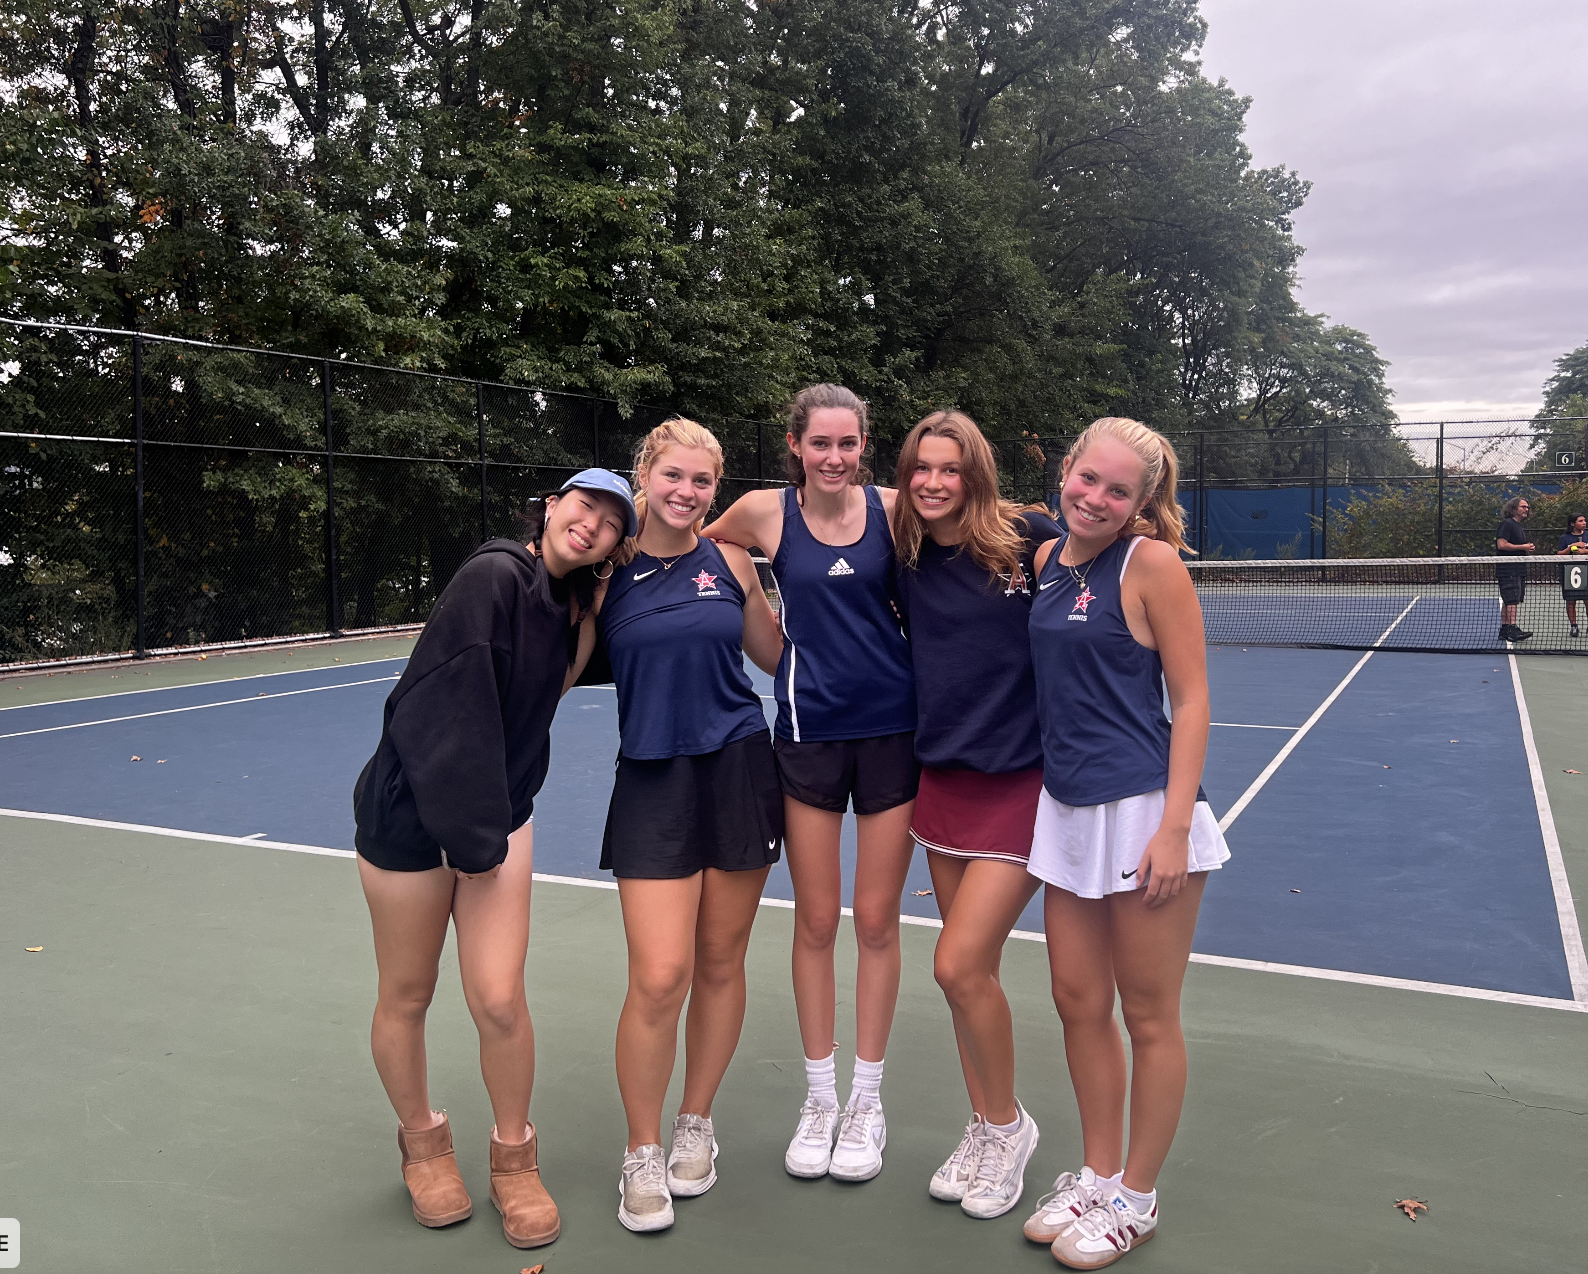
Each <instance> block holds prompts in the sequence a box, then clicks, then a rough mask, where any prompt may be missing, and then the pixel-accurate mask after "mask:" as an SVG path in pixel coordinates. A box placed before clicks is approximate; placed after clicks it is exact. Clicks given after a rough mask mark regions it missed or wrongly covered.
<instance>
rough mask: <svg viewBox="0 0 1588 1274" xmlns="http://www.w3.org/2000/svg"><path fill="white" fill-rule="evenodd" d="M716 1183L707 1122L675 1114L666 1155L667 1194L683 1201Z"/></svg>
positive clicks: (712, 1142)
mask: <svg viewBox="0 0 1588 1274" xmlns="http://www.w3.org/2000/svg"><path fill="white" fill-rule="evenodd" d="M716 1184H717V1138H716V1135H715V1133H714V1132H713V1131H712V1127H711V1120H709V1119H706V1118H704V1117H703V1116H701V1115H679V1117H678V1118H677V1119H675V1120H673V1152H672V1153H671V1154H670V1155H668V1156H667V1190H668V1193H669V1194H671V1195H673V1196H674V1197H675V1198H686V1199H687V1198H692V1197H694V1196H695V1195H697V1194H705V1193H706V1191H707V1190H709V1189H711V1187H712V1186H714V1185H716Z"/></svg>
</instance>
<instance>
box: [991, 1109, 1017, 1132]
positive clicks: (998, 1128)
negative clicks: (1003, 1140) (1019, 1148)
mask: <svg viewBox="0 0 1588 1274" xmlns="http://www.w3.org/2000/svg"><path fill="white" fill-rule="evenodd" d="M987 1127H989V1128H991V1129H992V1130H993V1131H994V1132H1001V1133H1003V1134H1004V1135H1005V1136H1009V1135H1010V1134H1012V1133H1014V1132H1017V1131H1018V1130H1019V1128H1020V1112H1019V1111H1016V1112H1015V1121H1014V1123H1012V1124H988V1125H987Z"/></svg>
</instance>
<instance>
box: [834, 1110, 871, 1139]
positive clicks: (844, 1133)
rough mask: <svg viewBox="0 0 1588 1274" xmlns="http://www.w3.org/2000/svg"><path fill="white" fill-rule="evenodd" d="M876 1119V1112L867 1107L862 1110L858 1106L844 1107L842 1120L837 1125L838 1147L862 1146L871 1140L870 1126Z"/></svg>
mask: <svg viewBox="0 0 1588 1274" xmlns="http://www.w3.org/2000/svg"><path fill="white" fill-rule="evenodd" d="M876 1118H877V1111H876V1110H875V1109H874V1108H872V1107H870V1106H867V1107H865V1108H864V1109H862V1108H860V1107H858V1106H845V1107H844V1114H843V1119H842V1120H841V1121H840V1122H839V1125H838V1144H839V1145H840V1146H864V1145H866V1144H867V1143H868V1142H869V1141H870V1140H871V1125H872V1123H873V1122H875V1120H876Z"/></svg>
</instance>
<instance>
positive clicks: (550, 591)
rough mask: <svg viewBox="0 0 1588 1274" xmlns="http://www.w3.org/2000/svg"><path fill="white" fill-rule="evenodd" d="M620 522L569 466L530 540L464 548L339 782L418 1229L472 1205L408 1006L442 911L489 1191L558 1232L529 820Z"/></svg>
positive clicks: (537, 1226)
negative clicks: (474, 1053)
mask: <svg viewBox="0 0 1588 1274" xmlns="http://www.w3.org/2000/svg"><path fill="white" fill-rule="evenodd" d="M637 530H638V518H637V515H636V513H635V508H634V499H633V496H632V494H631V493H630V491H629V485H628V483H627V482H625V481H624V480H623V479H622V478H620V477H619V476H618V475H617V474H615V473H613V472H611V471H610V470H607V469H586V470H584V472H582V473H579V474H576V475H575V476H574V477H572V478H570V479H569V480H568V481H567V482H565V483H564V484H563V486H562V488H561V490H559V491H558V492H556V493H555V494H553V495H549V496H547V497H546V498H545V501H544V507H543V509H542V510H537V516H535V517H534V518H533V520H532V523H531V527H530V534H529V536H528V542H527V543H520V542H519V541H517V540H509V539H498V540H491V541H489V542H488V543H486V544H483V545H481V546H480V547H479V548H478V549H477V550H476V551H475V552H474V554H473V555H472V556H471V557H470V558H469V559H468V560H467V561H465V562H464V563H463V565H462V566H461V567H459V568H458V572H457V574H456V575H454V576H453V577H452V582H451V583H449V584H448V585H447V587H446V588H445V589H444V590H443V591H442V593H441V596H440V597H439V598H437V599H436V605H435V609H434V610H433V611H432V612H431V615H430V620H429V622H428V623H426V624H425V628H424V631H423V632H422V633H421V634H420V635H419V640H418V641H417V642H416V643H415V645H414V649H413V654H412V655H411V656H410V657H409V660H408V667H407V669H406V670H405V671H404V672H403V675H402V678H401V679H400V680H399V681H398V683H397V686H396V688H395V689H394V690H393V691H392V692H391V696H390V698H388V699H387V700H386V711H385V720H384V723H383V726H382V730H381V738H380V745H379V747H378V748H377V749H376V751H375V755H374V757H372V758H371V760H370V762H369V764H368V765H366V766H365V767H364V772H363V773H362V774H361V775H359V779H358V785H357V787H356V788H355V789H354V793H353V804H354V813H355V816H356V818H357V823H358V832H357V836H356V838H355V841H354V843H355V844H356V845H357V847H358V871H359V877H360V880H361V881H362V883H363V886H364V897H365V899H366V900H367V901H368V903H369V912H370V919H371V921H372V922H373V925H374V930H375V962H376V965H377V967H378V969H379V975H380V987H379V992H378V995H377V999H376V1004H375V1020H374V1025H373V1028H372V1029H371V1032H370V1045H371V1048H372V1050H373V1052H374V1055H375V1068H376V1070H378V1071H379V1072H380V1078H381V1083H382V1084H384V1085H385V1087H386V1095H387V1096H388V1097H389V1098H390V1099H391V1103H392V1106H393V1107H394V1108H395V1109H396V1111H397V1118H398V1121H399V1122H398V1126H397V1142H398V1146H399V1149H400V1150H401V1152H402V1173H403V1180H404V1181H405V1182H406V1184H407V1186H408V1190H409V1192H410V1194H411V1195H412V1198H413V1210H414V1217H415V1219H416V1220H418V1221H419V1223H420V1224H421V1225H426V1226H432V1227H433V1226H443V1225H451V1224H452V1223H454V1222H457V1221H462V1220H464V1219H465V1218H466V1217H468V1216H469V1215H470V1214H471V1213H472V1212H473V1204H472V1203H471V1202H470V1199H469V1194H468V1191H467V1189H465V1187H464V1184H463V1178H462V1176H461V1175H460V1174H459V1172H458V1165H457V1160H456V1158H455V1157H454V1155H453V1151H452V1129H451V1127H450V1125H449V1124H448V1122H447V1118H446V1116H445V1115H444V1114H441V1113H438V1112H437V1111H435V1110H434V1109H432V1107H431V1104H430V1092H429V1088H428V1085H427V1077H426V1067H425V1012H426V1010H427V1009H428V1008H429V1006H430V1000H431V997H432V995H433V994H434V992H435V986H436V977H437V974H438V973H439V971H440V962H441V947H442V943H443V942H444V941H445V939H446V933H447V924H448V922H449V921H450V922H451V923H452V924H454V925H455V926H456V927H457V934H458V965H459V970H460V972H461V974H462V979H463V994H464V998H465V999H466V1000H467V1002H468V1006H469V1012H470V1014H471V1015H472V1016H473V1018H474V1024H475V1027H476V1028H477V1029H478V1031H479V1034H480V1070H481V1072H482V1073H483V1075H484V1078H485V1088H486V1091H487V1092H488V1093H489V1094H490V1099H491V1109H492V1113H493V1114H494V1115H495V1117H496V1125H495V1127H494V1128H492V1130H491V1141H490V1146H491V1189H490V1197H491V1202H492V1203H493V1204H495V1205H496V1208H497V1210H498V1211H499V1212H501V1214H502V1230H503V1233H504V1234H505V1235H506V1237H507V1241H508V1242H509V1243H511V1244H513V1246H515V1247H521V1248H526V1247H538V1246H540V1245H541V1244H544V1243H550V1242H551V1241H552V1240H553V1239H555V1238H556V1237H557V1235H558V1233H559V1231H560V1229H561V1225H560V1221H559V1218H558V1214H557V1205H556V1204H555V1203H553V1202H552V1199H551V1196H550V1195H549V1194H548V1193H547V1192H546V1188H545V1186H544V1185H542V1184H541V1181H540V1170H539V1166H538V1158H537V1146H536V1141H535V1128H534V1125H533V1124H531V1123H530V1122H529V1097H530V1089H531V1087H532V1086H533V1084H534V1078H535V1037H534V1031H533V1029H532V1027H531V1025H530V1020H529V1007H528V1004H527V1002H526V1000H525V996H524V957H525V954H526V952H527V949H528V945H529V895H530V882H531V873H532V871H533V858H534V838H533V834H532V828H531V825H530V814H531V811H532V810H533V808H534V799H535V795H536V793H538V792H539V791H540V787H541V784H542V783H543V782H544V781H545V778H546V769H547V765H548V762H549V760H550V751H551V721H552V716H553V714H554V713H555V712H556V710H557V701H558V700H559V699H560V698H561V697H562V695H563V693H564V692H565V691H566V690H567V688H568V687H569V686H571V685H572V684H573V682H574V680H575V678H577V677H578V675H579V672H580V671H581V670H582V668H583V667H584V664H585V661H586V660H587V659H588V658H589V655H590V651H591V649H592V648H593V646H594V644H595V632H594V624H593V620H592V619H591V618H590V612H591V609H592V602H593V599H594V595H595V590H596V587H597V584H598V582H599V581H600V580H602V579H604V578H606V577H607V576H609V575H610V574H611V572H612V569H613V567H614V565H616V564H621V562H623V561H626V560H627V559H628V557H629V556H630V555H631V554H632V552H633V537H634V535H635V533H636V531H637Z"/></svg>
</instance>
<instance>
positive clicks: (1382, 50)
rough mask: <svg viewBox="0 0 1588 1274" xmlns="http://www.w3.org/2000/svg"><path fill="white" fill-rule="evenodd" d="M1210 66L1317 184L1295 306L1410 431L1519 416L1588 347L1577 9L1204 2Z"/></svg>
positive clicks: (1361, 0)
mask: <svg viewBox="0 0 1588 1274" xmlns="http://www.w3.org/2000/svg"><path fill="white" fill-rule="evenodd" d="M1202 12H1203V15H1204V16H1205V17H1206V18H1207V20H1208V25H1209V28H1210V30H1209V35H1208V41H1207V46H1206V49H1205V51H1204V59H1203V69H1204V72H1205V73H1206V74H1207V75H1208V76H1209V77H1210V78H1214V79H1217V78H1219V77H1221V76H1222V77H1223V78H1225V79H1226V80H1228V81H1229V83H1230V85H1231V87H1233V88H1234V89H1235V90H1236V91H1237V92H1239V93H1241V94H1243V95H1249V96H1251V97H1252V98H1253V99H1254V100H1253V103H1252V107H1251V110H1250V112H1249V114H1248V117H1247V121H1248V128H1247V141H1248V144H1249V145H1250V146H1251V148H1252V152H1253V157H1254V159H1255V161H1256V162H1257V163H1258V164H1259V165H1262V166H1265V167H1266V166H1269V165H1273V164H1284V165H1285V166H1287V167H1289V168H1294V169H1296V170H1297V171H1299V172H1300V173H1301V175H1302V176H1304V177H1307V178H1309V179H1310V180H1311V181H1312V183H1313V189H1312V195H1311V197H1310V198H1309V199H1308V201H1307V205H1306V207H1305V208H1303V209H1302V210H1301V212H1300V213H1299V214H1297V217H1296V236H1297V238H1298V239H1299V241H1300V242H1301V243H1302V244H1303V245H1304V246H1305V247H1306V249H1307V254H1306V256H1305V257H1303V258H1302V262H1301V274H1302V289H1301V299H1302V302H1303V304H1305V305H1306V306H1307V308H1309V309H1312V310H1321V311H1323V312H1325V313H1327V314H1329V315H1330V316H1331V318H1332V319H1333V320H1334V321H1335V322H1337V323H1347V324H1350V325H1351V326H1352V327H1357V328H1361V329H1362V330H1363V331H1365V332H1367V333H1368V335H1369V336H1371V337H1372V338H1373V340H1374V341H1375V343H1376V344H1377V345H1378V347H1379V351H1380V352H1381V353H1382V354H1383V355H1384V357H1385V358H1387V359H1389V360H1390V363H1391V366H1390V371H1389V381H1390V384H1391V385H1392V386H1393V387H1394V389H1395V391H1396V406H1397V409H1398V410H1399V411H1400V413H1401V416H1402V418H1403V419H1406V420H1417V419H1433V418H1436V417H1439V416H1448V417H1472V416H1484V415H1515V414H1526V413H1530V412H1532V411H1533V410H1536V408H1537V406H1538V402H1539V398H1540V386H1541V385H1542V383H1543V381H1544V379H1545V378H1546V377H1547V376H1548V375H1549V374H1550V371H1551V370H1552V368H1551V364H1552V363H1553V361H1554V360H1555V359H1556V358H1557V357H1559V356H1560V355H1561V354H1563V353H1565V352H1566V351H1567V350H1569V349H1573V348H1575V347H1576V346H1578V345H1581V344H1582V343H1583V342H1584V341H1588V75H1585V74H1584V73H1583V59H1584V55H1585V53H1588V5H1585V4H1583V3H1582V0H1511V2H1510V3H1508V4H1494V3H1492V0H1488V2H1485V3H1477V2H1475V0H1444V2H1443V3H1441V2H1438V0H1392V2H1391V3H1386V2H1385V0H1327V3H1319V2H1318V0H1203V3H1202Z"/></svg>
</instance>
